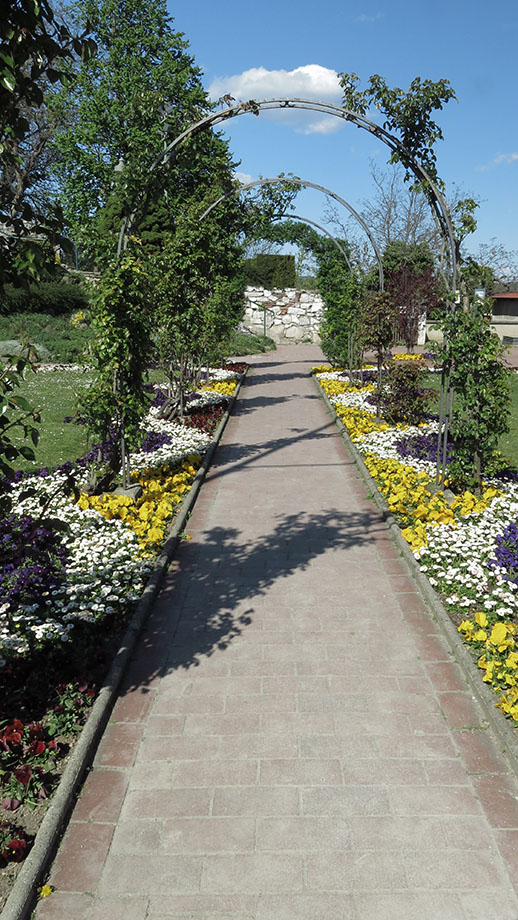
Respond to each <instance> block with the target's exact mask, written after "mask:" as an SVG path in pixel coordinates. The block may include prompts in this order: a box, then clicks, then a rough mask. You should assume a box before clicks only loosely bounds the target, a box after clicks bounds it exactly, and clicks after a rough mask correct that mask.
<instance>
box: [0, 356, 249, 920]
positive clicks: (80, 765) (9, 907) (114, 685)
mask: <svg viewBox="0 0 518 920" xmlns="http://www.w3.org/2000/svg"><path fill="white" fill-rule="evenodd" d="M247 371H248V368H247V370H246V371H245V372H244V373H243V374H241V376H240V377H239V378H238V379H237V381H236V388H235V390H234V392H233V394H232V396H231V397H230V398H229V404H228V406H227V409H226V411H225V414H224V415H223V417H222V419H221V421H220V422H219V425H218V427H217V428H216V431H215V432H214V434H213V436H212V440H211V443H210V444H209V445H208V447H207V450H206V451H205V453H204V455H203V457H202V461H201V464H200V466H199V468H198V470H197V472H196V475H195V477H194V479H193V481H192V484H191V487H190V490H189V492H188V493H187V494H186V496H185V499H184V500H183V501H182V504H181V505H180V507H179V509H178V512H177V513H176V515H175V518H174V523H173V526H172V528H171V531H170V533H169V536H168V538H167V540H166V542H165V544H164V546H163V548H162V551H161V553H160V555H159V556H158V558H157V560H156V561H155V564H154V567H153V571H152V573H151V575H150V577H149V579H148V581H147V584H146V586H145V588H144V591H143V592H142V595H141V597H140V600H139V602H138V604H137V608H136V610H135V613H134V614H133V617H132V619H131V622H130V624H129V626H128V627H127V629H126V632H125V633H124V636H123V639H122V642H121V644H120V646H119V649H118V651H117V653H116V655H115V657H114V659H113V662H112V665H111V667H110V670H109V672H108V674H107V676H106V678H105V680H104V683H103V685H102V687H101V689H100V691H99V694H98V696H97V699H96V701H95V703H94V705H93V706H92V709H91V712H90V715H89V717H88V720H87V722H86V724H85V726H84V728H83V730H82V732H81V734H80V736H79V738H78V740H77V743H76V744H75V746H74V749H73V751H72V753H71V755H70V758H69V761H68V763H67V765H66V767H65V770H64V771H63V774H62V776H61V779H60V782H59V785H58V787H57V789H56V791H55V793H54V795H53V797H52V800H51V803H50V806H49V809H48V811H47V813H46V815H45V817H44V818H43V821H42V823H41V825H40V828H39V830H38V832H37V834H36V837H35V840H34V844H33V846H32V848H31V850H30V852H29V854H28V856H27V857H26V859H25V861H24V862H23V864H22V866H21V869H20V871H19V873H18V875H17V876H16V879H15V882H14V885H13V887H12V889H11V892H10V894H9V897H8V898H7V901H6V902H5V905H4V908H3V910H2V920H23V918H24V917H25V916H26V915H27V912H28V911H29V909H30V907H31V905H32V903H33V901H34V899H35V898H36V896H37V886H38V883H39V882H40V881H41V878H42V876H43V874H44V873H45V872H46V870H47V868H48V865H49V863H50V861H51V857H52V856H53V853H54V850H55V847H56V845H57V842H58V838H59V835H60V834H61V832H62V830H63V827H64V825H65V824H66V821H67V819H68V815H69V812H70V810H71V804H72V802H73V801H74V797H75V795H76V793H77V789H78V787H79V785H80V783H81V782H82V780H83V778H84V775H85V772H86V770H87V768H88V765H89V764H90V763H91V761H92V759H93V757H94V755H95V751H96V749H97V746H98V744H99V741H100V740H101V735H102V732H103V731H104V729H105V727H106V724H107V722H108V719H109V716H110V712H111V709H112V707H113V704H114V701H115V697H116V695H117V691H118V688H119V685H120V683H121V680H122V677H123V674H124V671H125V670H126V667H127V665H128V662H129V660H130V658H131V655H132V654H133V651H134V649H135V646H136V643H137V639H138V637H139V635H140V632H141V631H142V628H143V626H144V624H145V622H146V620H147V618H148V616H149V613H150V610H151V606H152V604H153V602H154V600H155V598H156V596H157V594H158V591H159V588H160V585H161V582H162V579H163V577H164V574H165V572H166V570H167V567H168V565H169V563H170V561H171V559H172V558H173V555H174V552H175V550H176V547H177V545H178V543H179V541H180V534H181V533H182V531H183V530H184V529H185V525H186V522H187V520H188V518H189V515H190V513H191V510H192V508H193V506H194V504H195V502H196V499H197V497H198V492H199V490H200V487H201V485H202V483H203V480H204V479H205V476H206V474H207V471H208V469H209V468H210V465H211V463H212V458H213V456H214V453H215V451H216V449H217V447H218V444H219V442H220V440H221V437H222V435H223V432H224V430H225V427H226V425H227V422H228V420H229V418H230V415H231V414H232V410H233V408H234V404H235V402H236V399H237V397H238V395H239V392H240V390H241V386H242V384H243V381H244V379H245V377H246V374H247Z"/></svg>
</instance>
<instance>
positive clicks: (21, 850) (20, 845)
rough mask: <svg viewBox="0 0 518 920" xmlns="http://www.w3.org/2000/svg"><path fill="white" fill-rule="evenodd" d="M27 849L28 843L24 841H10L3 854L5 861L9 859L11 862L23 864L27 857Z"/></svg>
mask: <svg viewBox="0 0 518 920" xmlns="http://www.w3.org/2000/svg"><path fill="white" fill-rule="evenodd" d="M26 849H27V841H26V840H22V839H21V838H20V839H18V840H10V841H9V843H8V844H7V847H6V848H5V850H4V851H3V853H2V856H3V857H4V859H8V860H10V861H11V862H21V861H22V859H23V858H24V857H25V851H26Z"/></svg>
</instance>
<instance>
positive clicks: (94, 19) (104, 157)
mask: <svg viewBox="0 0 518 920" xmlns="http://www.w3.org/2000/svg"><path fill="white" fill-rule="evenodd" d="M75 10H76V13H77V15H78V16H79V17H80V20H81V21H85V20H89V22H90V24H91V30H92V34H93V36H94V37H95V40H96V42H97V46H98V53H97V55H96V56H95V57H94V58H91V59H89V60H88V61H86V62H84V64H83V66H82V67H81V68H80V69H79V72H78V73H77V74H76V75H75V76H74V78H73V80H72V81H71V83H70V85H69V87H67V89H66V91H64V92H63V97H62V104H63V105H66V106H67V107H69V108H71V110H72V112H73V123H72V124H71V125H70V126H69V127H68V128H65V129H64V130H62V131H60V132H58V135H57V137H56V141H55V143H56V146H57V148H58V150H59V152H60V157H61V162H60V165H59V166H58V167H57V169H56V176H57V179H58V181H59V183H60V186H61V189H62V195H63V199H64V201H65V209H66V216H67V219H68V221H69V224H70V227H71V229H72V233H73V236H74V238H75V239H76V241H77V242H78V243H80V245H81V247H82V249H83V251H84V252H85V253H86V254H87V255H89V256H91V257H93V258H95V260H96V261H97V262H98V264H103V262H104V261H105V259H106V257H107V255H108V256H109V255H111V254H113V253H114V251H115V250H116V246H117V237H118V232H119V229H120V226H121V222H122V218H123V217H124V216H125V215H128V214H131V213H133V212H136V216H135V220H134V222H133V227H132V232H133V233H134V234H136V235H138V237H139V238H140V239H141V241H142V243H143V245H146V243H147V240H146V236H145V231H146V229H149V230H151V237H152V239H151V244H152V246H155V247H157V248H159V245H160V244H159V242H158V245H157V241H159V239H160V236H161V234H162V233H165V232H168V231H171V230H173V229H174V226H175V221H176V218H177V215H178V213H179V211H180V210H181V207H182V203H183V202H184V201H186V200H187V199H190V198H191V197H192V196H193V195H194V194H196V193H198V194H199V195H200V197H202V195H203V194H204V193H205V191H206V189H207V187H208V186H210V185H211V184H213V183H215V182H219V184H220V185H222V186H224V187H225V190H229V189H230V188H231V187H232V181H233V180H232V167H233V164H232V161H231V159H230V157H229V154H228V149H227V145H226V143H225V142H224V141H223V140H222V139H221V138H220V137H219V136H218V135H216V134H215V133H214V132H211V131H206V132H201V133H200V134H199V135H198V136H196V137H194V138H193V139H191V140H190V141H188V142H186V143H184V144H183V145H182V146H181V148H180V150H179V152H178V156H177V158H176V161H175V163H174V165H166V166H164V167H163V168H162V169H160V168H154V169H152V166H153V164H154V163H155V161H156V159H157V157H158V156H159V155H160V153H161V152H163V150H164V148H165V146H166V144H167V142H168V141H170V140H172V139H173V138H174V137H175V136H176V135H177V134H179V133H180V132H181V131H182V130H183V129H184V128H185V127H186V126H187V125H188V124H190V123H191V122H192V121H195V120H196V119H197V118H199V117H200V116H201V114H202V113H203V112H205V111H207V110H208V108H209V103H208V99H207V96H206V94H205V91H204V89H203V86H202V82H201V72H200V70H199V68H197V67H196V66H195V64H194V61H193V59H192V57H191V56H190V54H189V53H188V43H187V41H186V40H185V39H184V37H183V35H182V34H181V33H179V32H175V31H174V30H173V28H172V20H171V19H170V17H169V16H168V14H167V8H166V2H165V0H157V2H156V3H153V4H149V3H147V2H145V0H122V2H120V0H101V2H97V0H77V3H76V6H75ZM116 167H118V169H119V170H120V171H119V172H118V173H117V172H116V171H115V170H116ZM144 220H146V221H147V222H148V227H147V228H146V227H145V226H142V222H143V221H144Z"/></svg>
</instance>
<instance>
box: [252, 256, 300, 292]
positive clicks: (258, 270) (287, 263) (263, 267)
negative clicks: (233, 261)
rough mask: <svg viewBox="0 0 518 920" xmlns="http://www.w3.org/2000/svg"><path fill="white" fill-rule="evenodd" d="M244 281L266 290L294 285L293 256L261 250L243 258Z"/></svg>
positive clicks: (281, 288)
mask: <svg viewBox="0 0 518 920" xmlns="http://www.w3.org/2000/svg"><path fill="white" fill-rule="evenodd" d="M245 279H246V283H247V284H249V285H251V286H252V287H264V288H266V289H267V290H268V291H273V290H274V289H275V290H281V291H283V290H284V289H285V288H294V287H295V256H290V255H274V254H272V253H267V252H262V253H259V254H258V255H257V256H255V257H254V258H253V259H245Z"/></svg>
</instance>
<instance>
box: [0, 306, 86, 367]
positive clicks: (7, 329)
mask: <svg viewBox="0 0 518 920" xmlns="http://www.w3.org/2000/svg"><path fill="white" fill-rule="evenodd" d="M20 338H23V339H24V340H25V341H29V342H31V343H33V344H34V345H35V346H36V350H37V349H38V345H43V347H44V348H46V349H47V351H48V352H49V353H50V359H49V360H51V361H55V362H56V363H58V364H59V363H63V364H65V363H66V364H81V363H83V361H84V357H85V354H86V352H87V351H88V347H89V345H90V344H91V341H92V329H91V327H90V326H74V325H73V323H72V321H71V317H70V316H48V315H47V314H46V313H13V314H11V315H10V316H0V341H2V342H3V341H6V340H9V341H11V340H13V341H14V340H19V339H20Z"/></svg>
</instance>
